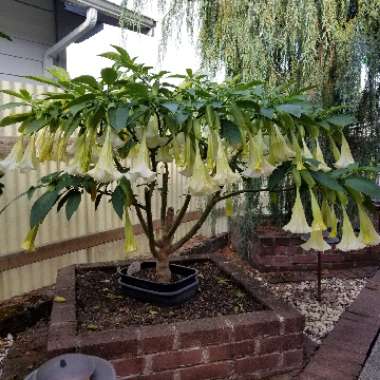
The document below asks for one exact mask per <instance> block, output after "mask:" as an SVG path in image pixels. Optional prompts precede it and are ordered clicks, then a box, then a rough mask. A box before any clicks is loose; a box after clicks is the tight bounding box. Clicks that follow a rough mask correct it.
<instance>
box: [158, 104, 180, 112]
mask: <svg viewBox="0 0 380 380" xmlns="http://www.w3.org/2000/svg"><path fill="white" fill-rule="evenodd" d="M161 105H162V107H164V108H166V109H167V110H168V111H170V112H172V113H176V112H177V110H178V107H179V106H178V104H177V103H174V102H167V103H162V104H161Z"/></svg>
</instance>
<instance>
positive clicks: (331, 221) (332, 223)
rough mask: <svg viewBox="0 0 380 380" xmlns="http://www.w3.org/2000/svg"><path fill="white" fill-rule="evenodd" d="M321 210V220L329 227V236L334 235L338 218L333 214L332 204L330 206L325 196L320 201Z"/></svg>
mask: <svg viewBox="0 0 380 380" xmlns="http://www.w3.org/2000/svg"><path fill="white" fill-rule="evenodd" d="M321 212H322V218H323V220H324V221H326V226H327V227H328V228H330V233H329V237H331V238H334V237H336V235H337V228H338V219H337V217H336V214H335V209H334V206H330V205H329V203H328V201H327V199H326V198H324V199H323V201H322V207H321Z"/></svg>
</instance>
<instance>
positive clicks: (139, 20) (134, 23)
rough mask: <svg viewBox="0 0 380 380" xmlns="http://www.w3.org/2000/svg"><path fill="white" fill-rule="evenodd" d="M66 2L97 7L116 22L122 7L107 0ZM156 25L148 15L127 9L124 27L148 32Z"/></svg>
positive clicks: (72, 0) (71, 0) (70, 0)
mask: <svg viewBox="0 0 380 380" xmlns="http://www.w3.org/2000/svg"><path fill="white" fill-rule="evenodd" d="M66 2H68V3H72V4H77V5H80V6H83V7H86V8H89V7H92V8H95V9H97V10H98V11H99V12H100V13H102V14H104V15H105V16H108V17H111V18H112V19H114V20H116V21H117V22H118V21H119V20H120V17H121V14H122V8H121V7H120V6H119V5H117V4H114V3H111V2H109V1H107V0H66ZM155 26H156V21H155V20H153V19H152V18H150V17H147V16H144V15H142V14H138V15H136V14H135V13H134V12H132V11H129V10H127V11H126V19H125V27H126V28H128V29H130V30H134V31H138V32H140V33H144V34H148V33H149V32H151V31H152V30H153V29H154V28H155Z"/></svg>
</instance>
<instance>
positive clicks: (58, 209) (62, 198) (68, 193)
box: [57, 191, 70, 212]
mask: <svg viewBox="0 0 380 380" xmlns="http://www.w3.org/2000/svg"><path fill="white" fill-rule="evenodd" d="M69 196H70V191H68V192H67V193H66V194H65V195H64V196H63V197H61V198H60V200H59V201H58V203H57V212H60V211H61V208H62V207H63V206H64V205H65V203H66V201H67V199H68V198H69Z"/></svg>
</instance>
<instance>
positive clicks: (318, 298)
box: [317, 252, 322, 302]
mask: <svg viewBox="0 0 380 380" xmlns="http://www.w3.org/2000/svg"><path fill="white" fill-rule="evenodd" d="M317 275H318V284H317V300H318V302H321V301H322V256H321V252H318V273H317Z"/></svg>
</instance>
